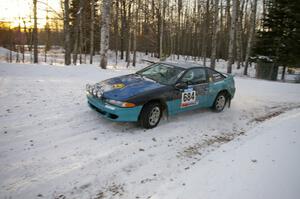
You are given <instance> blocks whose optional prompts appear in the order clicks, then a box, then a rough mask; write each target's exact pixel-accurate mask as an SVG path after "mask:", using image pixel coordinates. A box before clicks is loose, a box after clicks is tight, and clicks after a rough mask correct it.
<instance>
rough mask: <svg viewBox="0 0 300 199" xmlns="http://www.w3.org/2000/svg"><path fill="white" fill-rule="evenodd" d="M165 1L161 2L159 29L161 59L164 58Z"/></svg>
mask: <svg viewBox="0 0 300 199" xmlns="http://www.w3.org/2000/svg"><path fill="white" fill-rule="evenodd" d="M164 1H165V0H161V1H160V4H159V15H160V17H159V20H160V30H159V59H160V60H162V59H163V35H164V19H163V16H164V14H163V9H164Z"/></svg>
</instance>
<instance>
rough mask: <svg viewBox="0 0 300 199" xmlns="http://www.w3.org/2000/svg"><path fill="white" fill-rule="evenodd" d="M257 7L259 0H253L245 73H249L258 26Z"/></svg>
mask: <svg viewBox="0 0 300 199" xmlns="http://www.w3.org/2000/svg"><path fill="white" fill-rule="evenodd" d="M256 9H257V0H253V5H252V10H251V29H250V33H249V37H248V42H247V48H246V58H245V62H246V63H245V68H244V75H247V74H248V65H249V57H250V53H251V48H252V42H253V37H254V33H255V26H256Z"/></svg>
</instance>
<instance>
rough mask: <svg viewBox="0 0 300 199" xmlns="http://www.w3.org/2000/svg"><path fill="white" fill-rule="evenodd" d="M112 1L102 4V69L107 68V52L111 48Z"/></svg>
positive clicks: (105, 0) (105, 1) (104, 0)
mask: <svg viewBox="0 0 300 199" xmlns="http://www.w3.org/2000/svg"><path fill="white" fill-rule="evenodd" d="M110 4H111V1H110V0H103V2H102V12H101V13H102V19H101V21H102V27H101V42H100V59H101V60H100V67H101V68H103V69H106V67H107V52H108V48H109V26H110Z"/></svg>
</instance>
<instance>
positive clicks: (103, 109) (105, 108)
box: [87, 93, 142, 122]
mask: <svg viewBox="0 0 300 199" xmlns="http://www.w3.org/2000/svg"><path fill="white" fill-rule="evenodd" d="M87 100H88V104H89V105H90V107H91V108H93V109H94V110H96V111H97V112H99V113H100V114H101V115H103V116H104V117H106V118H107V119H110V120H113V121H119V122H137V121H138V118H139V115H140V112H141V110H142V106H136V107H133V108H121V107H118V106H114V105H111V104H108V103H106V102H104V101H102V100H100V99H98V98H96V97H94V96H92V95H90V94H89V93H87Z"/></svg>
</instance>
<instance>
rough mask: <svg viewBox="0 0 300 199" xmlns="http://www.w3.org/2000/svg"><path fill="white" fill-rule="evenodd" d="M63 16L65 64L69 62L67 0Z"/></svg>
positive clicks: (69, 43)
mask: <svg viewBox="0 0 300 199" xmlns="http://www.w3.org/2000/svg"><path fill="white" fill-rule="evenodd" d="M64 7H65V13H64V14H65V16H64V37H65V38H64V39H65V43H64V44H65V65H70V64H71V39H70V24H69V20H70V18H69V0H65V2H64Z"/></svg>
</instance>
